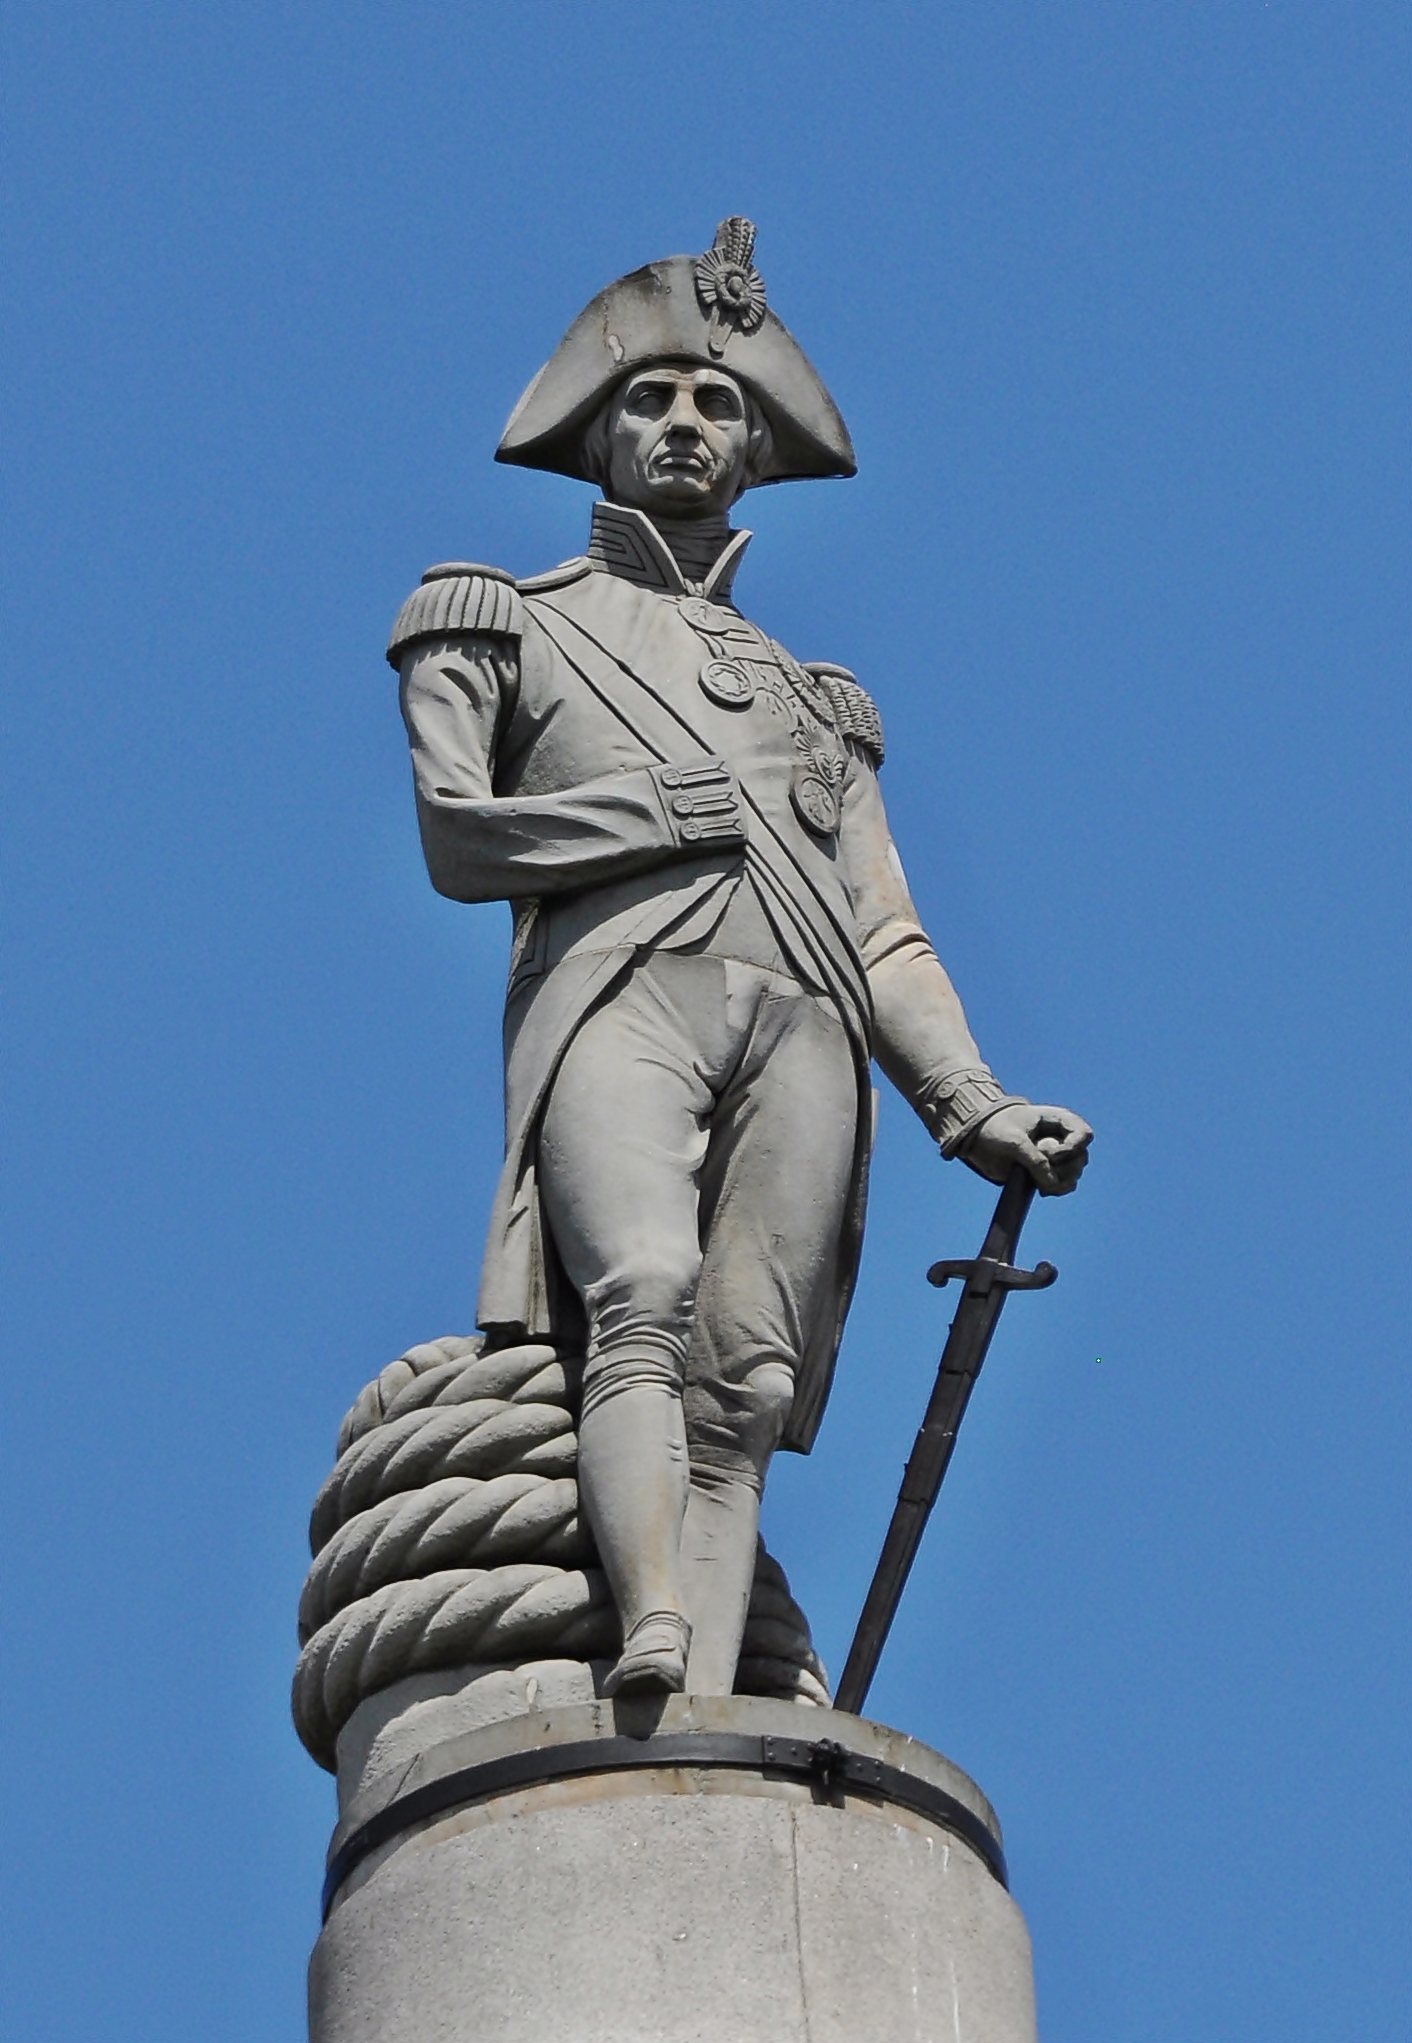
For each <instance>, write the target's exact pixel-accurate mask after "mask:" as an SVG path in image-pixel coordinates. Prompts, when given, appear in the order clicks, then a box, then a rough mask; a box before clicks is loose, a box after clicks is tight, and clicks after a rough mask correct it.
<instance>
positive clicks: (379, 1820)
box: [323, 1731, 1009, 1920]
mask: <svg viewBox="0 0 1412 2043" xmlns="http://www.w3.org/2000/svg"><path fill="white" fill-rule="evenodd" d="M661 1767H705V1768H723V1769H735V1770H737V1771H743V1772H749V1773H759V1774H765V1775H774V1776H777V1777H780V1778H783V1779H786V1780H797V1781H804V1782H806V1783H808V1784H809V1785H810V1786H812V1787H813V1788H815V1789H816V1790H817V1791H818V1792H819V1793H820V1794H821V1795H824V1796H827V1795H829V1794H830V1793H834V1792H839V1791H846V1792H847V1793H849V1794H857V1795H867V1796H871V1797H874V1798H876V1799H877V1800H878V1801H881V1802H891V1803H893V1804H894V1805H895V1806H896V1807H898V1808H901V1809H906V1810H909V1811H910V1812H911V1813H912V1814H913V1815H916V1816H922V1817H925V1818H927V1819H928V1821H930V1822H932V1823H936V1824H938V1825H940V1827H941V1828H942V1829H944V1830H950V1831H952V1832H953V1833H954V1834H955V1835H956V1836H957V1837H959V1838H961V1839H962V1840H963V1842H964V1843H966V1844H968V1845H969V1846H970V1847H971V1849H972V1850H973V1851H974V1852H975V1853H976V1854H977V1855H978V1856H979V1858H980V1859H981V1860H982V1862H983V1863H984V1865H985V1866H986V1867H987V1868H988V1870H989V1871H990V1872H991V1873H992V1874H993V1875H994V1877H995V1878H996V1879H997V1880H998V1881H999V1882H1000V1884H1001V1886H1002V1887H1008V1885H1009V1881H1008V1878H1007V1874H1006V1867H1005V1854H1004V1852H1003V1851H1002V1850H1001V1848H1000V1843H999V1840H998V1839H997V1838H996V1837H995V1836H994V1835H993V1833H992V1832H991V1831H990V1830H988V1829H987V1828H986V1826H985V1824H984V1823H982V1821H981V1820H980V1818H979V1817H978V1816H977V1815H975V1814H974V1812H973V1811H972V1810H970V1809H968V1808H967V1807H966V1806H965V1804H964V1803H963V1802H959V1801H957V1799H956V1797H955V1796H954V1795H949V1794H947V1792H946V1790H945V1789H944V1788H939V1787H937V1786H936V1785H935V1784H934V1783H933V1782H931V1781H928V1780H924V1779H923V1778H922V1777H921V1775H920V1774H915V1773H908V1772H906V1771H904V1769H903V1768H902V1767H900V1766H889V1765H888V1764H887V1762H886V1761H884V1760H881V1759H871V1758H869V1757H868V1755H867V1754H866V1753H862V1752H854V1751H850V1750H849V1748H848V1747H847V1746H844V1745H841V1744H839V1743H838V1742H837V1741H836V1740H835V1739H832V1738H815V1739H809V1738H780V1737H759V1738H757V1737H751V1736H747V1735H744V1734H741V1733H737V1732H729V1731H676V1732H666V1733H663V1734H662V1735H660V1736H658V1737H652V1738H585V1739H581V1740H579V1741H577V1742H575V1743H573V1744H569V1745H541V1746H537V1747H535V1748H534V1749H533V1750H531V1751H527V1752H512V1753H507V1754H506V1755H505V1756H504V1757H502V1758H500V1759H491V1760H486V1761H483V1762H482V1763H481V1764H480V1765H479V1766H468V1767H463V1768H461V1769H460V1771H459V1772H456V1773H448V1774H443V1775H442V1776H441V1778H440V1779H439V1780H434V1781H427V1782H426V1783H425V1785H424V1786H422V1787H419V1788H414V1789H413V1790H412V1792H411V1793H410V1794H408V1795H402V1796H399V1798H398V1799H397V1800H396V1801H395V1802H389V1803H388V1805H387V1807H386V1808H385V1809H379V1810H378V1812H377V1814H376V1815H374V1816H370V1817H369V1818H368V1820H367V1822H366V1823H363V1824H361V1825H360V1826H359V1828H358V1829H357V1830H355V1831H354V1832H353V1834H352V1835H351V1836H350V1837H348V1838H347V1839H345V1841H344V1842H343V1843H342V1844H341V1845H340V1846H339V1848H338V1850H337V1851H336V1852H334V1854H333V1856H332V1857H331V1859H330V1860H329V1866H328V1873H327V1876H326V1877H325V1880H324V1891H323V1913H324V1917H325V1920H327V1917H328V1912H329V1910H330V1908H331V1907H332V1905H333V1901H334V1897H335V1895H336V1894H337V1893H338V1890H339V1888H340V1887H341V1886H342V1885H343V1882H344V1881H345V1880H346V1879H347V1878H348V1876H349V1874H350V1873H351V1872H352V1871H353V1870H354V1868H355V1867H356V1866H357V1865H359V1864H360V1863H361V1862H362V1860H363V1859H365V1858H366V1857H367V1856H368V1854H369V1852H373V1851H376V1850H377V1848H378V1847H379V1845H383V1844H387V1843H390V1842H391V1840H392V1839H393V1838H395V1837H398V1836H399V1835H400V1834H401V1833H402V1832H403V1831H405V1830H409V1829H411V1828H412V1826H413V1825H414V1824H417V1823H423V1822H425V1821H426V1820H427V1819H428V1818H429V1817H433V1816H445V1815H448V1814H449V1813H450V1812H451V1811H452V1810H455V1809H460V1808H464V1807H465V1806H467V1804H469V1803H471V1802H480V1801H485V1800H487V1799H488V1798H490V1797H492V1796H495V1795H506V1794H512V1793H514V1792H515V1791H516V1790H517V1789H521V1788H532V1787H539V1786H541V1785H543V1784H545V1783H547V1782H551V1781H563V1780H574V1779H581V1778H583V1777H584V1776H585V1775H588V1774H599V1773H628V1772H635V1771H637V1770H639V1769H648V1768H661Z"/></svg>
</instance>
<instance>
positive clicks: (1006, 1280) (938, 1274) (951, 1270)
mask: <svg viewBox="0 0 1412 2043" xmlns="http://www.w3.org/2000/svg"><path fill="white" fill-rule="evenodd" d="M1058 1275H1059V1272H1058V1270H1057V1269H1056V1268H1055V1267H1054V1265H1053V1263H1036V1264H1035V1266H1034V1268H1033V1269H1032V1270H1017V1269H1016V1268H1015V1266H1014V1264H1013V1263H1002V1262H1001V1261H1000V1259H999V1258H998V1257H997V1256H971V1257H970V1258H969V1259H967V1260H964V1261H959V1262H958V1261H948V1262H944V1263H933V1264H932V1266H931V1268H930V1269H929V1270H928V1271H927V1282H928V1283H929V1284H935V1286H936V1287H937V1290H938V1291H940V1290H941V1288H942V1287H943V1285H946V1284H949V1283H950V1282H951V1279H952V1278H953V1277H957V1278H959V1279H960V1281H961V1282H962V1283H963V1284H968V1285H969V1286H970V1288H971V1291H972V1293H973V1295H974V1296H975V1297H977V1298H984V1297H985V1296H986V1295H987V1293H988V1292H990V1291H991V1290H993V1289H995V1288H996V1287H998V1288H999V1289H1000V1290H1002V1291H1047V1290H1048V1289H1049V1286H1050V1285H1051V1284H1052V1283H1053V1282H1054V1280H1055V1278H1056V1277H1057V1276H1058Z"/></svg>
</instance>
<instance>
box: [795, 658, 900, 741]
mask: <svg viewBox="0 0 1412 2043" xmlns="http://www.w3.org/2000/svg"><path fill="white" fill-rule="evenodd" d="M802 665H803V667H804V671H805V672H806V674H812V675H813V677H814V679H815V680H816V681H820V682H822V683H823V686H824V689H825V691H826V693H827V695H828V698H829V701H830V702H831V703H832V704H833V713H834V721H835V722H836V723H837V725H838V728H839V734H840V736H841V737H845V738H852V740H853V742H854V744H855V745H861V746H862V748H863V750H864V751H865V752H866V753H867V755H868V757H869V758H870V759H871V760H872V762H873V765H874V766H875V767H878V766H881V765H882V763H883V759H884V757H885V750H884V746H883V727H882V718H881V717H880V716H879V715H878V706H877V704H876V703H875V702H874V701H873V698H872V696H871V695H869V693H868V691H867V689H866V688H864V687H863V686H862V685H861V683H859V682H857V681H855V680H854V678H853V676H852V675H851V674H850V673H849V671H848V669H847V667H835V666H834V665H832V663H831V662H830V661H828V660H805V661H803V662H802Z"/></svg>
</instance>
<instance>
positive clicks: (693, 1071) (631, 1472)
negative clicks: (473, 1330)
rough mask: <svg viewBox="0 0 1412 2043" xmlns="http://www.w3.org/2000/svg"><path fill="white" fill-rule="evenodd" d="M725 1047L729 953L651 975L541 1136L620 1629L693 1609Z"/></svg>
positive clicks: (588, 1501)
mask: <svg viewBox="0 0 1412 2043" xmlns="http://www.w3.org/2000/svg"><path fill="white" fill-rule="evenodd" d="M728 1052H729V1045H728V1042H727V1040H726V1035H725V999H724V971H723V968H722V966H721V965H720V963H719V962H718V961H717V960H715V959H710V958H668V959H664V960H659V961H657V962H656V963H654V964H650V965H647V966H644V967H641V968H640V969H639V970H638V971H637V972H635V973H634V974H633V976H632V978H631V979H630V980H628V982H627V983H626V985H625V986H624V987H623V988H622V989H621V990H620V991H619V992H618V993H617V994H616V995H615V996H614V998H613V999H611V1000H610V1001H608V1002H607V1003H606V1004H605V1005H604V1006H603V1007H601V1008H599V1009H597V1010H596V1011H595V1012H594V1013H593V1014H592V1015H590V1016H589V1017H588V1019H587V1020H586V1021H585V1022H584V1024H583V1026H582V1027H581V1028H580V1029H579V1031H578V1033H577V1035H576V1036H575V1038H574V1040H573V1042H572V1043H571V1045H570V1046H569V1049H568V1052H567V1053H566V1055H565V1058H564V1060H563V1063H562V1065H561V1066H560V1069H559V1073H558V1076H557V1077H556V1079H555V1083H554V1087H553V1091H552V1093H551V1095H550V1098H549V1101H548V1103H547V1106H546V1109H545V1115H544V1120H543V1123H542V1127H541V1131H540V1139H539V1178H540V1185H541V1194H542V1197H543V1199H544V1206H545V1213H546V1218H547V1219H548V1222H549V1226H550V1229H551V1231H552V1233H553V1236H554V1243H555V1247H556V1249H557V1251H558V1254H559V1257H560V1259H561V1261H562V1263H563V1265H564V1268H565V1270H566V1272H567V1274H568V1276H569V1278H570V1280H571V1281H572V1283H573V1284H574V1285H575V1287H576V1289H577V1290H578V1292H579V1294H580V1296H581V1298H582V1299H583V1304H584V1311H585V1315H586V1318H587V1321H588V1347H587V1356H586V1361H585V1368H584V1393H583V1409H582V1416H581V1420H580V1427H579V1463H578V1479H579V1494H580V1498H581V1501H582V1505H583V1509H584V1512H585V1514H586V1516H587V1518H588V1522H589V1524H590V1526H591V1527H592V1530H593V1535H594V1539H595V1541H596V1543H597V1546H598V1551H599V1555H600V1558H601V1559H602V1562H603V1567H604V1570H605V1572H606V1574H607V1576H608V1580H609V1582H610V1584H611V1586H612V1589H613V1594H614V1597H615V1599H616V1601H617V1605H618V1610H619V1614H620V1616H621V1618H622V1624H623V1632H624V1637H625V1639H626V1638H627V1636H628V1635H629V1634H630V1633H632V1631H633V1630H634V1628H635V1627H637V1626H640V1625H642V1624H643V1623H644V1621H645V1620H647V1619H649V1618H651V1617H652V1616H653V1615H654V1613H666V1614H667V1615H668V1616H674V1617H676V1618H680V1617H681V1616H682V1615H683V1613H684V1604H683V1600H682V1592H681V1557H680V1548H681V1528H682V1519H683V1515H684V1512H685V1508H686V1497H687V1485H688V1464H687V1453H686V1432H685V1425H684V1421H683V1416H682V1404H681V1386H682V1378H683V1374H684V1369H685V1361H686V1348H687V1340H688V1337H689V1334H690V1328H691V1318H692V1311H693V1307H694V1303H695V1294H696V1285H697V1279H698V1277H699V1274H700V1268H701V1250H700V1238H699V1230H698V1221H697V1203H698V1195H697V1178H698V1174H699V1172H700V1169H701V1164H702V1161H703V1159H704V1156H705V1153H706V1145H707V1134H706V1128H707V1123H708V1120H709V1118H710V1115H711V1113H712V1110H713V1107H714V1104H715V1090H714V1082H715V1081H716V1080H717V1079H718V1077H719V1067H720V1066H721V1065H722V1064H723V1063H727V1062H728V1061H729V1057H728ZM649 1630H650V1631H651V1635H652V1638H653V1639H654V1640H655V1639H656V1638H657V1634H658V1633H661V1634H662V1637H663V1639H664V1640H665V1644H662V1645H661V1654H662V1656H663V1685H676V1686H680V1685H681V1682H680V1679H677V1680H676V1681H675V1683H674V1684H673V1683H671V1682H670V1681H669V1680H668V1678H667V1677H668V1676H669V1675H670V1672H671V1669H670V1666H669V1665H668V1663H669V1662H670V1661H671V1659H672V1657H673V1653H674V1652H675V1656H676V1658H677V1659H678V1660H681V1657H682V1645H681V1641H682V1640H683V1639H684V1636H685V1634H684V1630H683V1628H682V1627H680V1626H678V1629H677V1634H676V1638H677V1644H676V1646H675V1647H673V1645H672V1630H671V1627H670V1625H668V1626H666V1627H662V1626H660V1625H659V1626H657V1627H655V1628H651V1627H649ZM652 1650H653V1652H657V1651H658V1646H657V1645H654V1646H653V1648H652ZM681 1672H682V1673H684V1663H683V1665H682V1668H681ZM648 1678H650V1671H649V1677H648Z"/></svg>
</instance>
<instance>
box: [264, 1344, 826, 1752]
mask: <svg viewBox="0 0 1412 2043" xmlns="http://www.w3.org/2000/svg"><path fill="white" fill-rule="evenodd" d="M577 1402H578V1370H577V1368H576V1367H575V1365H574V1364H573V1363H572V1362H571V1361H565V1360H564V1359H563V1358H561V1357H560V1356H559V1355H557V1354H556V1353H555V1351H554V1349H552V1348H549V1347H545V1346H541V1345H537V1344H529V1343H526V1344H524V1345H521V1346H520V1347H516V1348H501V1349H497V1350H496V1351H495V1352H493V1353H492V1354H489V1355H487V1354H485V1353H484V1352H483V1344H482V1342H481V1340H480V1339H479V1338H478V1337H470V1338H466V1337H461V1336H454V1335H453V1336H448V1337H447V1338H446V1339H444V1340H440V1341H430V1342H427V1343H426V1344H425V1345H424V1346H422V1347H417V1348H411V1349H409V1350H408V1352H407V1353H406V1354H405V1355H401V1356H399V1357H398V1359H397V1360H396V1361H395V1362H393V1363H390V1364H389V1365H388V1367H387V1368H386V1369H384V1370H383V1371H382V1373H381V1374H380V1375H379V1376H378V1377H376V1378H375V1379H374V1381H373V1382H372V1383H370V1384H369V1385H368V1386H367V1387H366V1389H364V1390H363V1391H362V1392H361V1393H360V1394H359V1396H358V1398H357V1399H356V1400H355V1402H354V1404H353V1406H352V1408H351V1409H350V1410H349V1412H348V1414H347V1416H346V1417H345V1419H344V1421H343V1424H342V1426H341V1427H340V1428H339V1434H338V1459H337V1461H336V1463H335V1465H334V1468H333V1471H332V1473H331V1474H330V1475H329V1477H328V1480H327V1481H326V1482H325V1483H324V1485H323V1487H322V1489H321V1490H320V1491H319V1494H318V1496H317V1497H316V1498H315V1500H314V1508H313V1512H312V1515H311V1518H310V1525H309V1543H310V1548H311V1550H312V1552H313V1555H314V1563H313V1566H312V1567H311V1568H310V1570H309V1574H308V1577H307V1579H306V1581H305V1584H304V1592H303V1595H302V1596H301V1598H300V1603H299V1640H300V1644H301V1646H302V1647H303V1651H302V1653H301V1654H300V1657H299V1664H298V1666H297V1668H296V1669H295V1675H294V1697H293V1702H294V1721H295V1726H296V1728H297V1730H298V1732H299V1736H300V1738H301V1739H302V1740H303V1743H304V1745H305V1746H306V1747H307V1749H308V1751H309V1752H310V1753H311V1754H312V1755H313V1757H314V1758H315V1759H316V1760H318V1762H319V1764H320V1765H321V1766H325V1767H328V1768H329V1769H330V1771H331V1770H332V1769H333V1766H334V1748H335V1744H336V1741H337V1738H338V1734H339V1732H340V1731H341V1730H342V1728H343V1726H344V1725H345V1724H346V1723H347V1721H348V1719H349V1718H350V1717H351V1716H352V1714H353V1712H354V1710H355V1709H356V1708H357V1707H358V1705H359V1703H360V1702H362V1701H363V1700H364V1698H365V1697H367V1696H369V1695H374V1694H376V1693H377V1691H378V1690H379V1689H383V1688H387V1687H389V1686H390V1685H391V1684H392V1683H393V1682H395V1681H400V1680H402V1679H403V1677H404V1676H406V1675H408V1674H415V1673H427V1672H431V1671H433V1670H440V1669H446V1668H454V1667H461V1666H477V1667H487V1666H500V1667H505V1666H512V1667H513V1666H515V1665H518V1664H519V1663H520V1662H522V1661H525V1660H528V1659H540V1658H549V1657H552V1658H556V1659H578V1660H599V1659H604V1660H606V1659H611V1658H612V1657H613V1656H614V1655H615V1654H616V1653H617V1651H618V1648H619V1643H620V1634H619V1626H618V1617H617V1612H616V1610H615V1609H614V1606H613V1599H612V1596H611V1594H610V1592H609V1589H608V1585H607V1582H606V1581H605V1579H604V1576H603V1572H602V1570H601V1569H600V1568H599V1567H598V1566H597V1565H596V1561H597V1556H596V1554H595V1553H594V1549H593V1542H592V1539H591V1537H590V1535H589V1533H588V1530H587V1528H586V1527H585V1526H582V1525H581V1524H580V1522H579V1517H578V1485H577V1482H576V1481H575V1478H574V1471H575V1467H576V1463H577V1457H578V1441H577V1436H576V1432H575V1422H574V1412H575V1409H576V1406H577ZM735 1685H736V1690H737V1692H738V1693H739V1694H742V1695H774V1696H785V1697H789V1698H792V1699H794V1700H797V1701H802V1702H814V1703H827V1701H828V1689H827V1686H826V1684H825V1679H824V1671H823V1668H822V1666H821V1665H820V1663H819V1660H818V1658H817V1656H816V1654H815V1653H814V1650H813V1646H812V1644H811V1642H810V1638H809V1627H808V1624H807V1623H806V1622H805V1618H804V1614H803V1612H802V1611H801V1610H800V1609H799V1606H798V1605H797V1604H796V1603H795V1601H794V1599H793V1597H792V1596H791V1595H790V1593H789V1585H788V1583H787V1582H786V1580H785V1577H784V1572H783V1570H782V1569H781V1568H780V1567H779V1565H778V1563H777V1562H775V1561H774V1560H772V1559H771V1558H770V1556H769V1555H768V1554H767V1553H766V1552H765V1549H764V1547H763V1546H762V1547H761V1548H760V1551H759V1556H758V1559H757V1563H756V1570H755V1584H754V1588H753V1590H752V1593H751V1599H750V1614H749V1617H748V1618H747V1620H746V1627H745V1639H744V1643H743V1645H742V1649H741V1657H740V1664H739V1667H738V1669H737V1673H736V1684H735Z"/></svg>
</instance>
